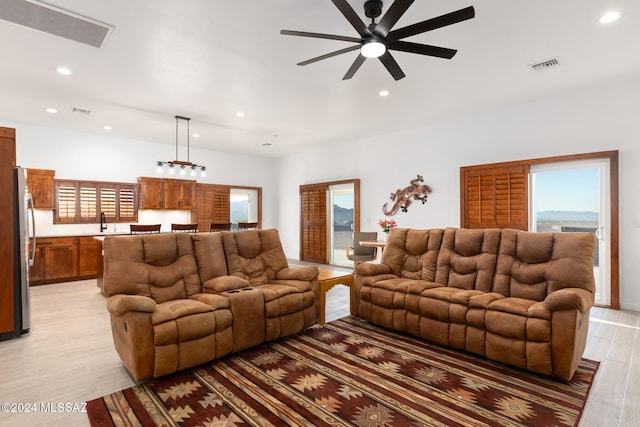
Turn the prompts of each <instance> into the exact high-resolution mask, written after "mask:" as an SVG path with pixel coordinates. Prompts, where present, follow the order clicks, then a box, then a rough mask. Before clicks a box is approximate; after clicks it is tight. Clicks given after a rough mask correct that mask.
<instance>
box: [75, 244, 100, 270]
mask: <svg viewBox="0 0 640 427" xmlns="http://www.w3.org/2000/svg"><path fill="white" fill-rule="evenodd" d="M97 260H98V245H97V244H96V239H94V238H93V236H90V237H80V238H79V239H78V276H80V277H88V276H89V277H95V276H96V273H97V271H98V265H97Z"/></svg>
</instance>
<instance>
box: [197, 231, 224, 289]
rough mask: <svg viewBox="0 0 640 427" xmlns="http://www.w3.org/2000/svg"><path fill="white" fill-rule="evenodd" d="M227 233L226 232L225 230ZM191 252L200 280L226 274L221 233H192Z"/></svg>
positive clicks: (202, 281)
mask: <svg viewBox="0 0 640 427" xmlns="http://www.w3.org/2000/svg"><path fill="white" fill-rule="evenodd" d="M225 233H228V232H225ZM191 240H193V252H194V254H195V257H196V261H197V263H198V270H199V272H200V282H201V283H203V284H204V283H206V282H207V280H210V279H213V278H215V277H220V276H225V275H226V274H227V261H226V259H225V257H224V248H223V246H222V234H221V233H194V234H192V235H191Z"/></svg>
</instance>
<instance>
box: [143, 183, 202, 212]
mask: <svg viewBox="0 0 640 427" xmlns="http://www.w3.org/2000/svg"><path fill="white" fill-rule="evenodd" d="M138 194H139V200H140V205H139V207H140V209H169V210H179V209H187V210H191V209H193V208H194V207H195V198H196V181H192V180H185V179H170V178H148V177H140V178H138Z"/></svg>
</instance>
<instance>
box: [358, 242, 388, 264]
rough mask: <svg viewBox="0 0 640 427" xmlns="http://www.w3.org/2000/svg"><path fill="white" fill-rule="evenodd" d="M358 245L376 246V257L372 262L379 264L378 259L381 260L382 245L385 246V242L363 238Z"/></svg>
mask: <svg viewBox="0 0 640 427" xmlns="http://www.w3.org/2000/svg"><path fill="white" fill-rule="evenodd" d="M360 245H361V246H367V247H372V248H378V250H376V259H375V260H374V261H373V262H375V263H377V264H380V261H381V260H382V251H384V247H385V246H387V242H384V241H381V240H363V241H361V242H360Z"/></svg>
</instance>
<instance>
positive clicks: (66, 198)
mask: <svg viewBox="0 0 640 427" xmlns="http://www.w3.org/2000/svg"><path fill="white" fill-rule="evenodd" d="M76 197H77V196H76V186H75V184H74V183H69V182H60V183H59V184H58V187H57V192H56V217H57V218H58V222H60V223H74V222H75V219H76Z"/></svg>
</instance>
